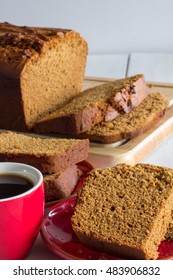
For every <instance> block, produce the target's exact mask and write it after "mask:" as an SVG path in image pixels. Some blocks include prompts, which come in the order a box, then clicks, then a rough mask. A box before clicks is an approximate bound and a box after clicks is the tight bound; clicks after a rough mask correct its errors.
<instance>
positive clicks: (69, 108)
mask: <svg viewBox="0 0 173 280" xmlns="http://www.w3.org/2000/svg"><path fill="white" fill-rule="evenodd" d="M147 95H148V87H147V85H146V83H145V80H144V76H143V75H136V76H133V77H128V78H125V79H120V80H117V81H115V82H108V83H105V84H102V85H99V86H96V87H93V88H91V89H87V90H85V91H84V92H83V93H82V94H80V95H79V96H77V97H76V98H74V99H73V100H72V101H71V102H69V103H68V104H66V105H65V106H64V107H63V108H62V109H60V110H56V111H55V112H53V113H52V114H48V115H47V116H45V117H43V118H42V119H41V120H40V121H39V122H38V123H37V124H36V125H35V126H34V130H35V131H36V132H55V133H57V132H58V133H69V134H79V133H82V132H85V131H88V130H90V129H91V128H92V127H93V126H94V125H95V124H97V123H100V122H101V121H109V120H112V119H114V118H116V117H117V116H118V115H119V114H123V113H128V112H129V111H131V109H132V108H134V107H136V106H138V105H139V104H140V103H141V101H142V100H143V99H144V98H145V97H146V96H147Z"/></svg>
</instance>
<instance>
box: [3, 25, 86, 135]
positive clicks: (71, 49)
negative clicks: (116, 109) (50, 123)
mask: <svg viewBox="0 0 173 280" xmlns="http://www.w3.org/2000/svg"><path fill="white" fill-rule="evenodd" d="M87 52H88V47H87V43H86V41H85V40H84V39H83V38H82V37H81V36H80V34H79V33H77V32H76V31H73V30H68V29H60V28H40V27H26V26H15V25H12V24H9V23H6V22H5V23H0V104H1V110H0V128H2V129H10V130H18V131H25V130H28V129H31V128H32V126H33V125H34V124H35V123H36V122H37V121H38V119H39V118H40V117H42V116H43V115H45V114H48V113H50V112H52V111H54V110H55V109H57V108H60V107H61V106H63V105H64V104H66V103H67V102H68V101H70V100H71V99H72V98H73V97H75V96H76V95H78V94H79V93H80V92H81V89H82V84H83V78H84V72H85V65H86V57H87Z"/></svg>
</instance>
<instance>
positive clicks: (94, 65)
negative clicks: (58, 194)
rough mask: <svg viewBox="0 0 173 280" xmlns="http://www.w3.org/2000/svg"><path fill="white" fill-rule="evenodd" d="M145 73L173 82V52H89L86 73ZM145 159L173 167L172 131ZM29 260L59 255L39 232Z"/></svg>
mask: <svg viewBox="0 0 173 280" xmlns="http://www.w3.org/2000/svg"><path fill="white" fill-rule="evenodd" d="M137 73H143V74H144V75H145V78H146V80H147V81H153V82H165V83H173V54H144V53H133V54H131V55H129V54H120V55H119V54H118V55H117V54H112V55H110V54H108V55H106V54H104V55H89V56H88V60H87V67H86V76H94V77H106V78H123V77H125V76H131V75H133V74H137ZM143 162H145V163H152V164H157V165H161V166H166V167H170V168H173V135H172V136H170V137H169V138H168V139H166V140H165V141H164V142H163V143H162V144H161V145H159V147H158V148H157V149H156V150H155V151H153V152H152V153H151V154H150V155H148V156H147V157H146V158H145V159H144V160H143ZM27 259H28V260H29V259H30V260H31V259H32V260H36V259H37V260H46V259H47V260H48V259H49V260H53V259H54V260H55V259H59V257H58V256H56V255H55V254H54V253H52V252H51V251H50V250H49V249H47V247H46V246H45V245H44V243H43V241H42V239H41V237H40V235H39V236H38V238H37V240H36V242H35V244H34V246H33V248H32V250H31V252H30V254H29V256H28V258H27Z"/></svg>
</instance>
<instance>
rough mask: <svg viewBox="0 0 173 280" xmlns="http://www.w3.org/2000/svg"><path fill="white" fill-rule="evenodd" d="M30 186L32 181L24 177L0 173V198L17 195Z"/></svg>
mask: <svg viewBox="0 0 173 280" xmlns="http://www.w3.org/2000/svg"><path fill="white" fill-rule="evenodd" d="M32 187H33V182H32V181H30V180H29V179H28V178H26V177H22V176H17V175H13V174H0V199H2V198H8V197H12V196H16V195H19V194H21V193H24V192H26V191H28V190H29V189H31V188H32Z"/></svg>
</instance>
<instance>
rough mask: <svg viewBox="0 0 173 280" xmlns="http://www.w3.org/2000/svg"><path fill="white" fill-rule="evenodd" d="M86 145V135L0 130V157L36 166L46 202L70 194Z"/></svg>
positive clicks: (87, 145)
mask: <svg viewBox="0 0 173 280" xmlns="http://www.w3.org/2000/svg"><path fill="white" fill-rule="evenodd" d="M88 149H89V141H88V140H87V139H84V140H80V139H79V140H78V139H63V138H60V139H57V138H42V137H32V136H28V135H25V134H22V133H15V132H11V131H6V132H2V133H0V161H13V162H21V163H25V164H30V165H32V166H34V167H36V168H38V169H39V170H40V171H41V172H42V173H43V175H44V185H45V200H46V202H47V201H51V200H56V199H60V198H65V197H67V196H69V195H70V194H71V192H72V191H73V189H74V187H75V185H76V183H77V181H78V179H79V176H80V170H78V167H77V164H78V163H79V162H81V161H83V160H85V159H86V158H87V156H88Z"/></svg>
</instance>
